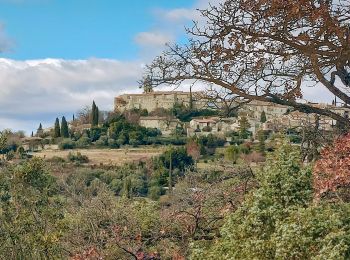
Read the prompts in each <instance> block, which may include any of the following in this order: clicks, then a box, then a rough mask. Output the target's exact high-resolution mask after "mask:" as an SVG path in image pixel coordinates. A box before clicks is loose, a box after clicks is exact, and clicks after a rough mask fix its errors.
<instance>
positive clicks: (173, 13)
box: [155, 8, 199, 23]
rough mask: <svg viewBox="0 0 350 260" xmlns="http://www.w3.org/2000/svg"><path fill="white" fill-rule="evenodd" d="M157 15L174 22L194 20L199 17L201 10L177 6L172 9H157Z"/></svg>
mask: <svg viewBox="0 0 350 260" xmlns="http://www.w3.org/2000/svg"><path fill="white" fill-rule="evenodd" d="M155 15H157V16H158V17H159V18H160V19H163V20H165V21H167V22H172V23H183V22H184V21H187V20H194V19H196V18H198V16H199V12H198V11H197V10H195V9H188V8H177V9H171V10H164V9H157V10H155Z"/></svg>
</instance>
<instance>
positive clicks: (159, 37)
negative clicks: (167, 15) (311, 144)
mask: <svg viewBox="0 0 350 260" xmlns="http://www.w3.org/2000/svg"><path fill="white" fill-rule="evenodd" d="M173 40H174V38H173V36H172V35H170V34H167V33H163V32H156V31H150V32H141V33H139V34H137V35H136V37H135V42H136V43H137V44H138V45H140V46H151V47H163V46H165V44H167V43H170V42H173Z"/></svg>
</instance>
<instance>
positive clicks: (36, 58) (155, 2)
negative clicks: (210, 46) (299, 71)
mask: <svg viewBox="0 0 350 260" xmlns="http://www.w3.org/2000/svg"><path fill="white" fill-rule="evenodd" d="M208 1H209V0H0V129H5V128H10V129H13V130H25V131H26V132H27V134H29V133H30V132H31V131H32V130H34V131H35V129H36V128H37V127H38V125H39V123H42V124H43V126H44V128H45V127H50V126H51V125H52V124H53V122H54V120H55V118H56V117H62V116H66V118H67V119H68V120H70V119H71V118H72V115H73V113H75V112H77V111H78V110H79V109H81V108H83V107H84V106H86V105H91V103H92V101H93V100H95V102H96V103H97V105H98V106H99V108H100V109H102V110H112V109H113V100H114V97H115V96H117V95H119V94H121V93H126V92H131V93H134V92H139V91H141V90H140V89H139V88H138V84H137V81H138V80H139V79H140V78H141V77H142V72H143V68H144V66H145V64H147V63H149V62H151V61H152V59H153V58H154V57H155V56H156V55H158V54H160V53H161V51H162V50H164V48H165V44H166V43H174V42H181V41H183V40H184V39H185V34H184V27H185V26H186V25H190V22H191V21H192V20H193V19H194V20H196V19H198V18H199V13H198V11H196V9H198V8H200V9H201V8H205V7H206V6H208ZM218 1H220V0H210V2H211V3H214V4H215V2H218ZM306 91H307V90H306ZM323 94H324V93H322V92H318V96H321V97H322V96H323Z"/></svg>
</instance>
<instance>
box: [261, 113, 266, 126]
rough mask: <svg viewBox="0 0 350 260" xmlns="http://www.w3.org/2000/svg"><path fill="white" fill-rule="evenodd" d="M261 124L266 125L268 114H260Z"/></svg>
mask: <svg viewBox="0 0 350 260" xmlns="http://www.w3.org/2000/svg"><path fill="white" fill-rule="evenodd" d="M260 122H261V123H265V122H266V113H265V111H262V112H261V114H260Z"/></svg>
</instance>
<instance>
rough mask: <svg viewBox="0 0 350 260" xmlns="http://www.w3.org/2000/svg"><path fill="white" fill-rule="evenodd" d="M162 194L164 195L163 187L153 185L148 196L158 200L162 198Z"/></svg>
mask: <svg viewBox="0 0 350 260" xmlns="http://www.w3.org/2000/svg"><path fill="white" fill-rule="evenodd" d="M160 195H162V188H161V187H159V186H151V187H150V188H149V189H148V196H149V197H150V198H151V199H152V200H158V199H159V198H160Z"/></svg>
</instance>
